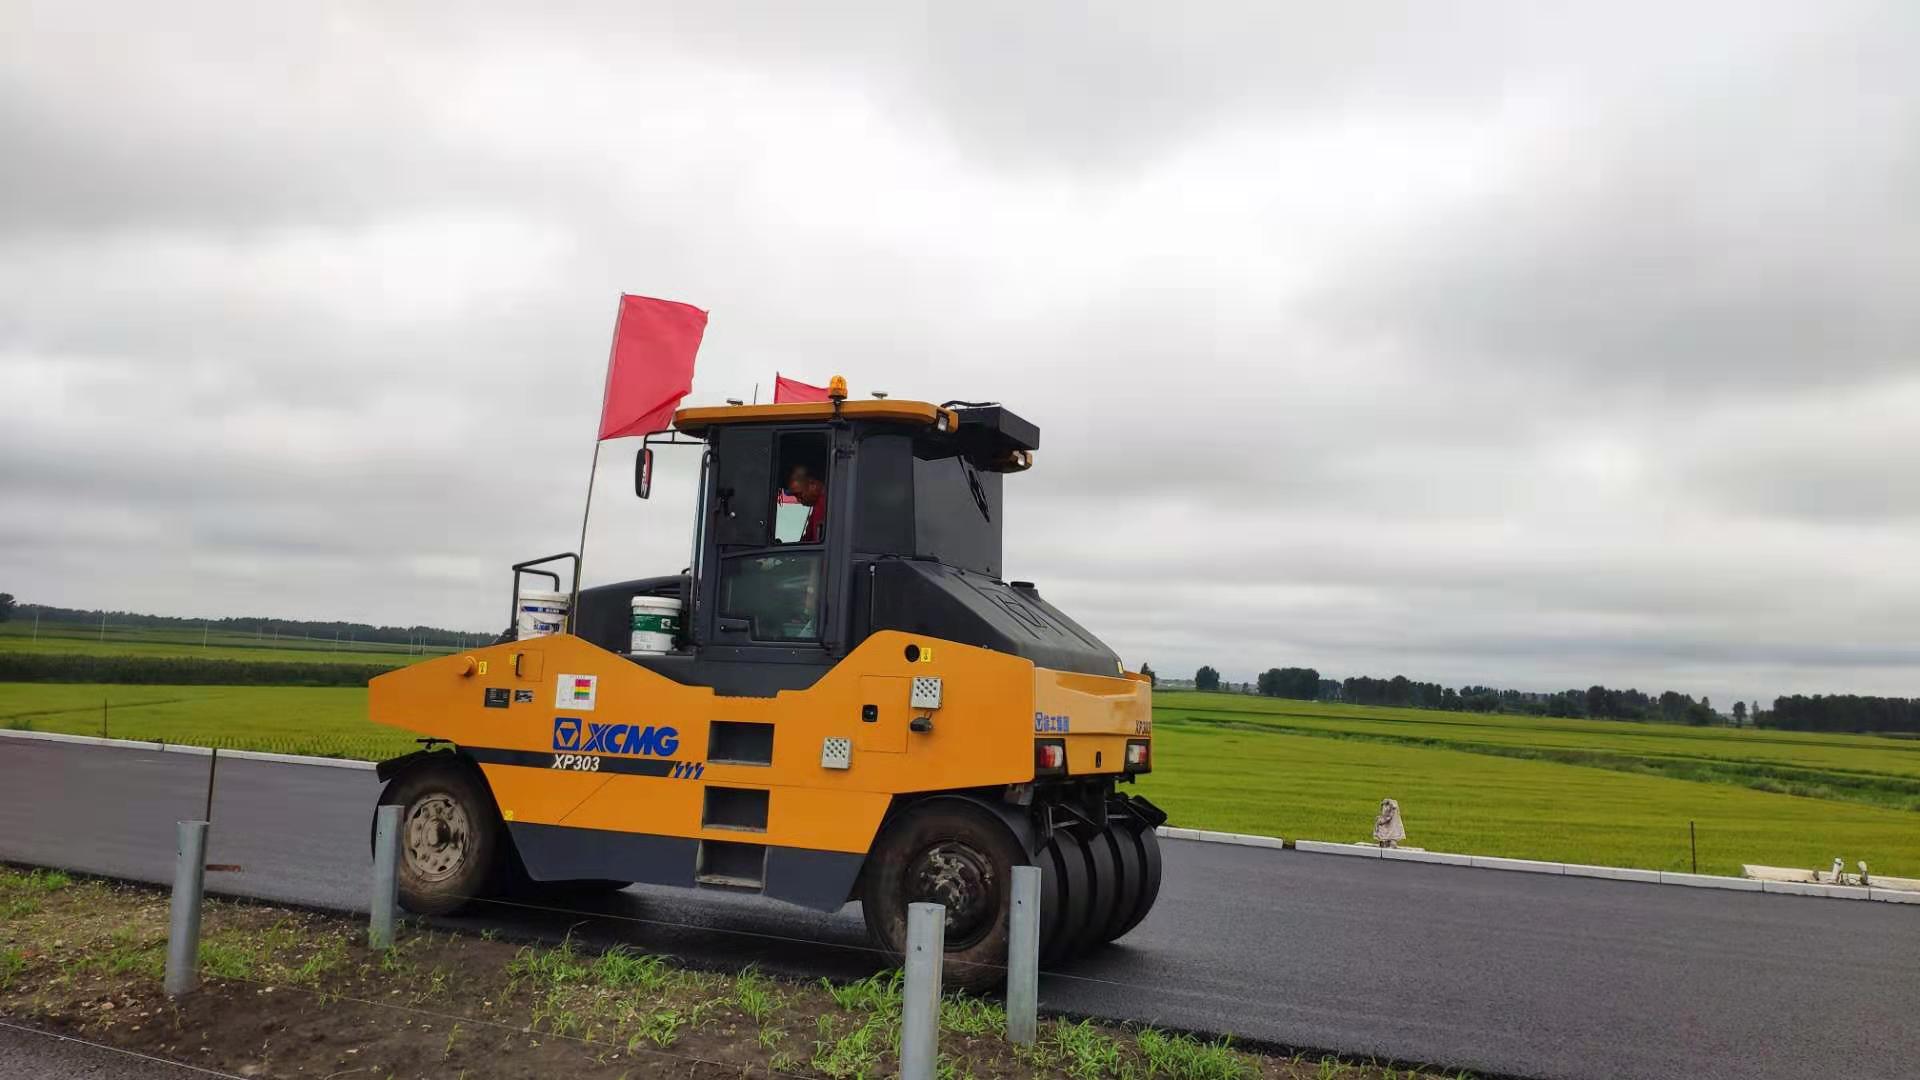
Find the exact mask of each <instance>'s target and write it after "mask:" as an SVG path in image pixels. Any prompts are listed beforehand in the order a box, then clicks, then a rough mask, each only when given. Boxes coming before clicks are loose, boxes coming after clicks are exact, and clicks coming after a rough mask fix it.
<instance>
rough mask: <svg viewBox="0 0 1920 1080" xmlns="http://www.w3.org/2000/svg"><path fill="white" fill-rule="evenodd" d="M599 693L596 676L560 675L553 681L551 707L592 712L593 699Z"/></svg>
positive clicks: (598, 679) (598, 682) (598, 680)
mask: <svg viewBox="0 0 1920 1080" xmlns="http://www.w3.org/2000/svg"><path fill="white" fill-rule="evenodd" d="M599 692H600V676H598V675H561V676H558V677H557V678H555V680H554V689H553V707H554V708H556V709H576V710H578V711H580V712H592V711H593V702H594V698H595V697H596V696H597V695H598V694H599Z"/></svg>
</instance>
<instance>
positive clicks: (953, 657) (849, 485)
mask: <svg viewBox="0 0 1920 1080" xmlns="http://www.w3.org/2000/svg"><path fill="white" fill-rule="evenodd" d="M675 426H676V431H675V433H673V434H672V435H670V436H668V437H665V438H662V437H659V436H653V437H649V439H648V440H647V444H646V445H645V446H643V448H642V450H641V452H640V457H639V460H638V461H637V462H636V491H637V493H639V494H641V495H643V496H644V495H645V494H646V493H647V488H648V487H649V482H650V470H651V464H652V457H653V454H654V453H655V450H656V448H657V449H658V450H659V452H680V453H691V454H697V455H698V456H699V458H700V463H701V467H700V485H699V502H698V509H697V512H696V518H695V522H694V527H693V530H692V531H693V549H692V550H693V558H692V560H691V562H692V566H691V567H690V569H689V570H688V571H687V572H684V573H682V574H677V575H665V576H661V577H655V578H646V579H641V580H636V581H628V582H621V583H617V584H612V585H601V586H597V587H594V588H589V589H584V590H581V589H579V588H578V587H577V581H569V580H568V579H567V578H566V577H564V576H563V575H564V574H565V573H566V571H567V570H569V569H570V568H577V566H578V561H577V558H576V557H574V556H572V555H563V556H555V557H552V558H550V559H546V560H535V561H534V562H531V563H523V564H520V565H518V566H516V567H515V568H514V575H513V577H514V589H513V618H514V624H513V628H512V629H511V630H510V631H509V632H508V634H506V635H503V638H502V640H501V641H500V642H499V643H498V644H495V645H493V646H491V647H488V648H484V649H477V650H473V651H471V652H468V653H464V654H460V655H456V656H451V657H444V658H439V659H435V660H430V661H426V662H423V663H420V664H416V665H413V666H411V667H408V668H404V669H401V670H399V671H395V672H392V673H389V674H387V675H383V676H380V677H379V678H377V679H375V680H374V681H373V683H372V684H371V692H370V699H369V700H370V710H371V715H372V718H373V719H374V720H376V721H378V722H380V723H384V724H390V725H393V726H396V727H401V728H405V729H407V730H410V731H414V732H417V733H419V734H420V735H421V736H423V737H424V739H425V740H426V742H425V746H426V749H423V750H422V751H421V752H419V753H416V754H412V755H408V756H407V757H404V758H400V759H395V760H394V761H390V762H385V763H382V765H381V767H380V773H381V777H382V779H383V780H385V781H387V788H386V791H385V793H384V794H383V796H382V799H383V801H385V802H392V803H399V804H402V805H403V806H404V807H405V808H406V809H405V811H404V820H405V821H406V827H405V832H404V842H403V846H402V847H403V858H402V868H401V889H402V899H403V902H405V903H406V904H407V905H408V906H409V907H411V908H413V909H415V910H419V911H447V910H453V909H455V908H457V907H460V906H463V905H465V904H469V903H473V902H476V901H480V902H484V901H485V900H486V899H487V898H488V897H489V896H490V895H492V894H493V893H494V892H496V891H498V890H500V889H503V888H508V887H513V886H527V887H534V888H543V887H560V886H565V887H570V888H579V887H581V886H582V885H583V884H592V885H597V886H601V887H618V886H622V885H625V884H627V883H632V882H640V883H646V884H653V885H676V886H685V887H692V888H710V889H725V890H734V891H743V892H753V893H759V894H763V895H766V896H769V897H773V898H776V899H780V900H785V901H790V902H793V903H797V904H802V905H806V906H810V907H814V908H817V909H821V910H833V909H837V908H838V907H840V906H841V905H842V904H844V903H846V902H847V901H849V900H859V901H860V902H861V903H862V906H863V909H864V911H865V915H866V918H867V922H868V925H869V928H870V929H871V930H872V932H873V934H874V936H875V938H876V940H877V942H878V943H879V944H880V945H881V946H882V947H884V948H886V949H889V950H893V951H895V952H898V951H899V949H900V948H901V946H902V945H903V943H904V935H905V909H906V905H907V904H908V903H911V902H914V901H916V900H923V899H925V900H936V901H938V902H940V903H943V904H945V905H946V907H947V910H948V923H949V925H948V933H947V945H948V950H949V953H950V958H952V959H956V960H958V961H960V963H959V964H957V965H956V966H955V967H953V968H951V969H950V970H952V971H955V972H957V973H960V975H959V978H960V979H961V980H962V981H963V982H964V980H965V979H966V978H967V977H968V974H969V973H972V974H973V977H974V978H975V979H977V980H985V981H991V975H992V971H991V969H988V968H974V967H969V966H968V963H967V962H968V961H974V962H977V963H991V964H995V965H997V964H1001V963H1004V959H1005V947H1006V942H1005V934H1006V910H1007V902H1008V891H1007V890H1008V874H1009V871H1010V868H1011V867H1012V866H1014V865H1019V864H1032V865H1037V866H1039V867H1040V868H1041V869H1042V871H1043V873H1044V880H1045V882H1046V885H1045V887H1044V889H1043V893H1044V895H1043V909H1044V910H1043V928H1044V931H1043V938H1044V939H1045V943H1044V945H1043V948H1044V949H1045V950H1046V951H1047V953H1048V954H1049V955H1050V956H1052V957H1056V958H1057V957H1061V956H1065V955H1069V954H1071V953H1073V952H1077V951H1080V950H1083V949H1085V948H1089V947H1093V946H1095V945H1098V944H1102V943H1104V942H1106V941H1109V940H1112V939H1113V938H1115V937H1118V936H1119V935H1121V934H1123V933H1125V932H1126V931H1127V930H1128V929H1131V927H1132V926H1133V925H1134V924H1135V923H1137V922H1138V921H1139V919H1141V918H1143V917H1144V916H1145V915H1146V913H1147V910H1148V909H1150V908H1151V906H1152V904H1153V900H1154V897H1155V896H1156V895H1157V892H1158V886H1159V849H1158V844H1157V841H1156V840H1155V834H1154V827H1155V826H1157V825H1158V824H1160V822H1161V821H1162V820H1164V816H1163V815H1161V814H1160V812H1159V811H1158V810H1157V809H1155V808H1154V807H1153V806H1152V805H1151V804H1149V803H1147V802H1146V801H1145V800H1143V799H1140V798H1138V797H1137V796H1131V795H1129V794H1127V793H1126V790H1125V789H1126V786H1127V785H1128V784H1129V783H1130V782H1131V781H1132V780H1133V779H1134V778H1135V777H1136V776H1138V775H1140V774H1142V773H1144V772H1147V771H1149V770H1150V769H1151V768H1152V762H1153V759H1152V711H1151V696H1150V694H1151V691H1150V687H1149V684H1148V682H1147V681H1146V679H1145V678H1144V677H1143V676H1140V675H1137V674H1133V673H1128V672H1126V671H1125V670H1124V668H1123V666H1122V664H1121V663H1120V660H1119V658H1118V657H1116V656H1115V655H1114V654H1113V652H1112V651H1111V650H1109V649H1108V648H1107V647H1106V646H1105V645H1104V644H1102V643H1101V642H1100V641H1099V640H1098V639H1097V638H1095V637H1094V636H1093V635H1092V634H1091V633H1090V632H1089V631H1087V630H1086V629H1085V628H1083V627H1081V626H1080V625H1079V624H1077V623H1075V622H1074V621H1073V620H1072V619H1070V618H1068V617H1067V616H1066V615H1065V614H1064V613H1062V612H1061V611H1059V610H1058V609H1056V608H1055V607H1053V606H1052V605H1051V604H1049V603H1048V602H1047V601H1046V600H1044V599H1042V597H1041V594H1040V590H1039V589H1038V588H1037V587H1036V586H1035V585H1033V584H1031V583H1028V582H1022V581H1012V582H1010V581H1007V580H1005V579H1004V577H1003V575H1002V566H1001V557H1002V552H1001V538H1002V528H1003V524H1004V513H1003V508H1004V504H1003V500H1002V490H1003V485H1004V483H1005V482H1006V478H1007V477H1009V476H1013V475H1017V474H1018V473H1020V472H1023V471H1025V470H1027V469H1028V468H1030V467H1031V466H1032V464H1033V455H1034V453H1035V451H1037V450H1038V447H1039V431H1038V429H1037V428H1035V427H1034V426H1033V425H1032V424H1030V423H1028V422H1027V421H1025V420H1023V419H1021V418H1020V417H1018V416H1016V415H1014V414H1013V413H1012V412H1010V411H1008V410H1006V409H1004V408H1001V407H1000V406H997V405H988V406H969V405H962V404H959V403H949V404H948V405H944V406H936V405H932V404H929V403H924V402H906V401H891V400H875V401H846V400H844V399H841V398H836V399H835V400H832V401H829V402H824V403H819V404H803V405H773V406H729V407H722V408H703V409H686V410H682V411H681V412H680V413H679V414H678V415H677V416H676V418H675ZM574 574H575V575H576V576H577V569H574ZM541 585H545V586H547V587H546V588H544V589H542V588H539V586H541Z"/></svg>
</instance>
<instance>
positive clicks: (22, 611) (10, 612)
mask: <svg viewBox="0 0 1920 1080" xmlns="http://www.w3.org/2000/svg"><path fill="white" fill-rule="evenodd" d="M36 616H37V617H38V618H39V620H40V625H42V626H46V627H55V626H91V627H97V626H99V625H100V624H101V622H102V621H105V622H106V623H107V624H108V625H109V626H116V627H134V628H140V629H149V630H199V629H201V628H203V627H205V628H209V629H213V630H219V631H221V632H222V633H228V634H253V635H255V636H271V635H273V634H276V633H277V634H279V635H280V636H281V637H302V636H311V637H313V638H314V639H316V640H319V639H322V638H324V639H329V640H331V639H332V638H334V637H338V638H339V639H340V640H342V641H348V640H352V641H355V642H370V643H374V644H388V645H427V646H435V645H438V646H442V647H445V648H450V649H458V648H463V647H465V646H466V645H467V644H469V643H471V642H472V641H473V640H474V638H475V637H476V636H477V635H475V634H471V633H466V634H463V633H461V632H460V631H458V630H443V629H441V628H439V627H437V626H374V625H372V624H371V623H357V622H328V621H324V620H317V619H269V618H266V617H264V616H241V617H234V616H228V617H227V618H224V619H188V618H182V617H179V616H175V615H142V614H140V613H139V612H134V611H102V610H99V609H85V608H63V607H54V606H52V605H50V604H21V603H17V602H15V600H14V597H13V594H12V593H0V622H5V621H7V620H8V619H9V618H13V619H19V620H22V621H27V622H31V621H33V620H34V618H35V617H36Z"/></svg>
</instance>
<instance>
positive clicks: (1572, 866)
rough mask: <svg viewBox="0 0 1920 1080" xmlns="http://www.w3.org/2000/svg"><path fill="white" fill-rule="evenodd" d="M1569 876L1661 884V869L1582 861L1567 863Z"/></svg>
mask: <svg viewBox="0 0 1920 1080" xmlns="http://www.w3.org/2000/svg"><path fill="white" fill-rule="evenodd" d="M1566 872H1567V876H1568V877H1597V878H1608V879H1610V880H1613V881H1644V882H1647V883H1649V884H1652V885H1658V884H1660V871H1658V870H1638V869H1635V868H1633V867H1631V866H1587V865H1584V864H1582V863H1568V864H1567V865H1566Z"/></svg>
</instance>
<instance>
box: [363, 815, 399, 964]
mask: <svg viewBox="0 0 1920 1080" xmlns="http://www.w3.org/2000/svg"><path fill="white" fill-rule="evenodd" d="M373 821H374V832H373V915H372V917H371V919H370V920H369V922H368V923H367V945H368V946H369V947H371V948H375V949H391V948H393V923H394V916H395V910H394V909H395V908H396V907H398V906H399V902H400V877H399V872H400V807H398V806H393V805H388V806H382V807H380V808H379V809H378V810H376V811H374V815H373Z"/></svg>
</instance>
